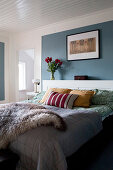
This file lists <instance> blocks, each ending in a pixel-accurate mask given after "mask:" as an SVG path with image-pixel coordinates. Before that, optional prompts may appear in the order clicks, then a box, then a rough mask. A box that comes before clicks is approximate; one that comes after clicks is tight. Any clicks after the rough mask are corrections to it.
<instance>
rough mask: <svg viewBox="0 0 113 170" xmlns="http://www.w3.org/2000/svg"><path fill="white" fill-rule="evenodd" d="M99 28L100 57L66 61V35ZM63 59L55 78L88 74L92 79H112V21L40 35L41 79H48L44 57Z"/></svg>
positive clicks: (71, 77)
mask: <svg viewBox="0 0 113 170" xmlns="http://www.w3.org/2000/svg"><path fill="white" fill-rule="evenodd" d="M97 29H99V30H100V59H92V60H79V61H67V59H66V36H67V35H70V34H76V33H80V32H86V31H91V30H97ZM48 56H49V57H53V59H56V58H59V59H61V60H62V61H63V66H62V70H60V71H56V73H55V78H56V79H61V80H73V79H74V76H75V75H88V77H89V79H94V80H98V79H100V80H113V65H112V63H113V21H109V22H104V23H100V24H94V25H90V26H86V27H80V28H76V29H72V30H68V31H63V32H59V33H55V34H50V35H45V36H43V37H42V80H48V79H50V73H49V72H47V71H46V70H47V63H46V62H45V58H46V57H48Z"/></svg>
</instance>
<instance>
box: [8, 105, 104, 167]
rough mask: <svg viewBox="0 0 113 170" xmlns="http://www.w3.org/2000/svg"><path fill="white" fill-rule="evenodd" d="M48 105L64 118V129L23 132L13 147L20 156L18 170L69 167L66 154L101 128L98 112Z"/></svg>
mask: <svg viewBox="0 0 113 170" xmlns="http://www.w3.org/2000/svg"><path fill="white" fill-rule="evenodd" d="M45 107H46V108H47V109H49V110H52V111H54V112H56V113H57V114H59V115H60V116H61V117H63V119H64V121H65V122H66V125H67V130H66V131H65V132H61V131H58V130H56V129H54V128H53V127H37V128H35V129H32V130H29V131H28V132H26V133H24V134H22V135H20V136H19V137H18V138H16V140H15V141H13V142H12V143H11V145H10V148H11V149H12V150H13V151H14V152H16V153H17V154H18V155H19V156H20V162H19V163H20V164H19V165H18V170H31V169H33V170H45V169H46V170H51V169H52V170H57V169H59V170H67V164H66V157H68V156H70V155H72V154H73V153H75V152H76V151H77V150H78V149H79V148H80V147H81V146H82V145H83V144H85V143H86V142H87V141H89V140H90V139H91V138H92V137H94V136H96V135H97V134H98V133H99V132H100V131H101V130H102V119H101V116H100V114H99V113H96V112H94V111H90V110H81V111H80V110H75V109H63V108H58V107H53V106H47V105H45Z"/></svg>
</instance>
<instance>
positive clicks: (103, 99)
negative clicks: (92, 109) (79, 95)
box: [91, 89, 113, 105]
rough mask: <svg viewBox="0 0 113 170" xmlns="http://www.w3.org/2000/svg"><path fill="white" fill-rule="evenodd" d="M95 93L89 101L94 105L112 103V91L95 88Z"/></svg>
mask: <svg viewBox="0 0 113 170" xmlns="http://www.w3.org/2000/svg"><path fill="white" fill-rule="evenodd" d="M95 91H96V93H95V95H94V96H93V97H92V101H91V103H92V104H94V105H105V104H110V103H113V91H110V90H98V89H96V90H95Z"/></svg>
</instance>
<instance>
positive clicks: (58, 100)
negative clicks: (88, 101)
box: [44, 91, 78, 109]
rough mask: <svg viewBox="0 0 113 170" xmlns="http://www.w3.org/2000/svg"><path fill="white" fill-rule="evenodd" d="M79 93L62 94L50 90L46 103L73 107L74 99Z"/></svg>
mask: <svg viewBox="0 0 113 170" xmlns="http://www.w3.org/2000/svg"><path fill="white" fill-rule="evenodd" d="M77 97H78V95H76V94H67V93H65V94H61V93H57V92H53V91H52V92H50V93H49V96H48V98H47V100H46V101H45V103H44V104H46V105H51V106H56V107H61V108H68V109H72V107H73V103H74V101H75V100H76V99H77Z"/></svg>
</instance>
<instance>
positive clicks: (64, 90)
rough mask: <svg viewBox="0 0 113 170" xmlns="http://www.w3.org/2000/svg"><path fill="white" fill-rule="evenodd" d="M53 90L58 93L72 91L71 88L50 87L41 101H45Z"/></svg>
mask: <svg viewBox="0 0 113 170" xmlns="http://www.w3.org/2000/svg"><path fill="white" fill-rule="evenodd" d="M51 91H54V92H58V93H62V94H65V93H70V91H71V89H63V88H50V89H48V90H47V91H46V93H45V95H44V96H43V98H42V100H41V101H40V103H44V102H45V101H46V99H47V98H48V95H49V93H50V92H51Z"/></svg>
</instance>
